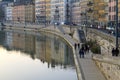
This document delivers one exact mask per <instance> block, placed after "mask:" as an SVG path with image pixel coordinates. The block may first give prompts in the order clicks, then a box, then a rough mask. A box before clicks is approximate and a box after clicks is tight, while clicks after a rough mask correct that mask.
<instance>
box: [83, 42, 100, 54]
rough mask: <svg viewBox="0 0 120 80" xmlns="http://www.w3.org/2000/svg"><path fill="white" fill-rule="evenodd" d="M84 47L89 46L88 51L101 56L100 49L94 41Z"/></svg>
mask: <svg viewBox="0 0 120 80" xmlns="http://www.w3.org/2000/svg"><path fill="white" fill-rule="evenodd" d="M84 45H89V47H90V50H91V51H92V52H93V53H94V54H101V49H100V45H99V44H97V42H96V41H91V40H90V41H87V42H86V43H85V44H84Z"/></svg>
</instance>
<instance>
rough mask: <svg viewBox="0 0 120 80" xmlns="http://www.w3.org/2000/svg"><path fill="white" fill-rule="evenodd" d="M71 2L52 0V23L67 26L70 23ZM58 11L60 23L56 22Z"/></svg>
mask: <svg viewBox="0 0 120 80" xmlns="http://www.w3.org/2000/svg"><path fill="white" fill-rule="evenodd" d="M68 4H71V3H70V1H69V0H51V23H52V24H54V23H56V22H59V23H60V24H66V23H69V22H70V16H71V15H70V5H68ZM56 10H57V14H59V21H56V17H55V16H56V15H55V14H56Z"/></svg>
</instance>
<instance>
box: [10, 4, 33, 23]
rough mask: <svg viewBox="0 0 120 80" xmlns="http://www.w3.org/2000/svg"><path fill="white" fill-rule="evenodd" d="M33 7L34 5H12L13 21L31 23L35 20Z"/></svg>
mask: <svg viewBox="0 0 120 80" xmlns="http://www.w3.org/2000/svg"><path fill="white" fill-rule="evenodd" d="M34 10H35V8H34V5H32V4H28V5H15V6H14V7H13V14H12V16H13V21H14V22H20V23H25V22H29V23H32V22H34V21H35V11H34Z"/></svg>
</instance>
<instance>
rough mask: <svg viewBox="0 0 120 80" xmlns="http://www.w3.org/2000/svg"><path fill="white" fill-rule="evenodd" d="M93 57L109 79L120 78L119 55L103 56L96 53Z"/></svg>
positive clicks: (115, 79)
mask: <svg viewBox="0 0 120 80" xmlns="http://www.w3.org/2000/svg"><path fill="white" fill-rule="evenodd" d="M93 59H94V61H95V63H96V65H97V66H98V67H99V69H100V70H101V71H102V72H103V74H104V75H105V77H106V79H107V80H120V58H119V57H105V56H104V57H103V56H101V55H95V56H93Z"/></svg>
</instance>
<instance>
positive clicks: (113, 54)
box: [112, 48, 115, 56]
mask: <svg viewBox="0 0 120 80" xmlns="http://www.w3.org/2000/svg"><path fill="white" fill-rule="evenodd" d="M112 56H115V49H114V48H113V49H112Z"/></svg>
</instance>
